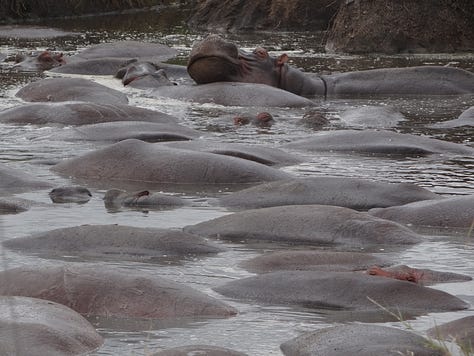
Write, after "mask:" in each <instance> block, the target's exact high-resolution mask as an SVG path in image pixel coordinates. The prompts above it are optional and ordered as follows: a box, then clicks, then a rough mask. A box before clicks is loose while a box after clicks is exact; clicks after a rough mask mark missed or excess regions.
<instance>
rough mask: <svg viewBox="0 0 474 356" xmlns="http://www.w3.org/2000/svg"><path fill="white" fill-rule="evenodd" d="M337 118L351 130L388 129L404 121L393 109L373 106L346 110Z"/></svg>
mask: <svg viewBox="0 0 474 356" xmlns="http://www.w3.org/2000/svg"><path fill="white" fill-rule="evenodd" d="M339 118H340V120H341V123H342V124H343V125H344V126H345V127H353V128H390V127H394V126H397V125H398V123H399V122H403V121H406V119H405V116H404V115H403V114H402V113H401V112H400V111H398V110H397V109H395V108H394V107H391V106H374V105H367V106H361V107H356V108H353V109H347V110H345V111H343V112H342V113H340V114H339Z"/></svg>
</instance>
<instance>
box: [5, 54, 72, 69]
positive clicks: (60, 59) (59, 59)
mask: <svg viewBox="0 0 474 356" xmlns="http://www.w3.org/2000/svg"><path fill="white" fill-rule="evenodd" d="M15 60H16V62H17V64H15V66H14V68H16V69H21V70H38V71H44V70H49V69H51V68H54V67H59V66H62V65H64V64H66V60H65V59H64V55H63V54H62V53H54V52H50V51H43V52H41V53H39V54H32V55H28V56H22V55H19V56H17V58H16V59H15Z"/></svg>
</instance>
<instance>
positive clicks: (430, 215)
mask: <svg viewBox="0 0 474 356" xmlns="http://www.w3.org/2000/svg"><path fill="white" fill-rule="evenodd" d="M369 214H372V215H374V216H378V217H380V218H382V219H388V220H393V221H397V222H399V223H402V224H409V225H414V226H428V227H440V228H466V229H469V228H472V226H473V224H474V195H466V196H458V197H451V198H444V199H440V200H436V201H420V202H413V203H410V204H405V205H401V206H394V207H389V208H384V209H371V210H370V211H369Z"/></svg>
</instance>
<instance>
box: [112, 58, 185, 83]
mask: <svg viewBox="0 0 474 356" xmlns="http://www.w3.org/2000/svg"><path fill="white" fill-rule="evenodd" d="M115 77H116V78H118V79H122V83H123V85H130V84H132V85H131V86H132V87H138V88H140V87H142V88H149V87H150V88H151V87H158V86H162V85H165V86H169V85H176V84H178V83H179V84H193V83H194V81H193V80H192V79H191V77H190V76H189V74H188V71H187V69H186V66H182V65H176V64H169V63H153V62H148V61H145V62H144V61H133V62H131V63H129V64H127V65H126V66H124V67H122V68H120V69H119V70H118V71H117V73H115ZM147 77H155V78H148V79H151V80H150V81H148V80H146V78H147ZM141 79H145V82H146V83H148V85H145V86H143V85H142V84H138V85H134V84H133V82H134V81H135V80H138V81H141Z"/></svg>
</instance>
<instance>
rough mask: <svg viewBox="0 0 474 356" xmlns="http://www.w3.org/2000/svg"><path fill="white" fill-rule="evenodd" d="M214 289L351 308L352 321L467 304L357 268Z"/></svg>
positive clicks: (281, 274) (281, 275) (267, 277)
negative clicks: (373, 315)
mask: <svg viewBox="0 0 474 356" xmlns="http://www.w3.org/2000/svg"><path fill="white" fill-rule="evenodd" d="M214 289H215V290H216V291H217V292H219V293H221V294H223V295H225V296H227V297H232V298H238V299H242V300H245V301H253V302H255V301H256V302H260V303H264V304H280V305H281V304H283V305H293V306H300V307H306V308H311V309H317V310H321V309H323V310H333V311H351V312H352V313H351V316H352V317H353V318H354V320H360V318H361V317H363V316H362V315H358V314H357V313H358V312H365V313H367V314H375V315H378V316H379V317H382V318H384V319H385V320H392V319H393V315H391V314H389V313H387V310H389V311H391V312H394V313H397V314H400V313H401V314H402V315H403V317H404V318H405V317H413V316H415V315H422V314H426V313H430V312H441V311H455V310H462V309H466V308H468V306H469V305H468V304H467V303H465V302H464V301H462V300H461V299H459V298H456V297H454V296H452V295H450V294H448V293H445V292H442V291H439V290H436V289H431V288H428V287H422V286H419V285H417V284H415V283H410V282H406V281H400V280H395V279H389V278H380V277H374V276H370V275H366V274H360V273H355V272H319V273H314V271H277V272H271V273H265V274H261V275H258V276H255V277H248V278H244V279H240V280H235V281H232V282H229V283H227V284H224V285H222V286H219V287H217V288H214ZM427 301H429V303H427ZM384 309H385V310H384Z"/></svg>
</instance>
